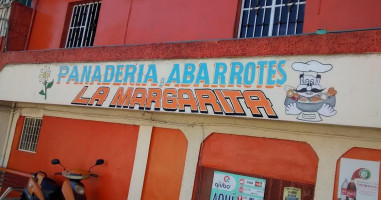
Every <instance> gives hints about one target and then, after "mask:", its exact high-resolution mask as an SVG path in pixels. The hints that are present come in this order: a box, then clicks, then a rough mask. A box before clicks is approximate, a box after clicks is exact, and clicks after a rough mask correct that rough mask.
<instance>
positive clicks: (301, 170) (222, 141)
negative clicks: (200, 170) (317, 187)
mask: <svg viewBox="0 0 381 200" xmlns="http://www.w3.org/2000/svg"><path fill="white" fill-rule="evenodd" d="M200 160H201V162H200V165H201V166H203V167H210V168H216V169H221V170H228V171H236V172H241V173H244V174H245V173H246V174H258V175H261V176H267V177H272V178H279V179H286V180H291V181H299V182H305V183H315V182H316V173H317V167H318V161H319V159H318V156H317V155H316V153H315V152H314V150H313V149H312V148H311V146H310V145H308V144H307V143H303V142H296V141H288V140H278V139H268V138H258V137H248V136H239V135H228V134H218V133H214V134H212V135H210V136H209V137H208V138H207V139H206V140H205V141H204V144H203V146H202V152H201V154H200Z"/></svg>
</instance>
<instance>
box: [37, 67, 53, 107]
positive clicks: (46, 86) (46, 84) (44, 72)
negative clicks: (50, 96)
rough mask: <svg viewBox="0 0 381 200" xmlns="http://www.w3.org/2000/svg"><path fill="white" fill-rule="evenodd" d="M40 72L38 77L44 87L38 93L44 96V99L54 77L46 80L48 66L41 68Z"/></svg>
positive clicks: (48, 74)
mask: <svg viewBox="0 0 381 200" xmlns="http://www.w3.org/2000/svg"><path fill="white" fill-rule="evenodd" d="M40 72H41V74H40V75H39V76H38V77H39V79H40V82H41V83H42V85H43V86H44V88H43V89H42V90H41V91H40V92H39V94H40V95H43V96H45V100H46V98H47V93H48V89H49V88H52V87H53V84H54V79H53V80H52V81H49V82H48V79H49V77H50V73H51V71H50V67H47V66H45V67H44V68H41V70H40Z"/></svg>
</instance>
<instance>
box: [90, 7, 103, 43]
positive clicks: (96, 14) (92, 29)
mask: <svg viewBox="0 0 381 200" xmlns="http://www.w3.org/2000/svg"><path fill="white" fill-rule="evenodd" d="M95 4H96V6H95V12H94V13H95V15H94V18H93V24H95V23H94V22H96V20H97V16H98V12H99V9H98V8H99V4H100V2H96V3H95ZM94 29H95V27H91V34H90V43H89V46H92V45H93V42H94V40H93V34H94V32H95V31H96V30H94Z"/></svg>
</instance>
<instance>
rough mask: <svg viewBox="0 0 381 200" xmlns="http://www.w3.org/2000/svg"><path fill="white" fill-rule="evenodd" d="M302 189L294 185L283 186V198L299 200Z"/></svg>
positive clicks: (285, 199) (284, 199)
mask: <svg viewBox="0 0 381 200" xmlns="http://www.w3.org/2000/svg"><path fill="white" fill-rule="evenodd" d="M301 196H302V190H301V189H300V188H295V187H285V188H284V190H283V200H301V199H302V197H301Z"/></svg>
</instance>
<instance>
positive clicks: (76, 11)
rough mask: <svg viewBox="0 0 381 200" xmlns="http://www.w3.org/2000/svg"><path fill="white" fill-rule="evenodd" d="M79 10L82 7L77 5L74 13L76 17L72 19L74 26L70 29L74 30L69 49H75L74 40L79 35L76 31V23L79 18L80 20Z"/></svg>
mask: <svg viewBox="0 0 381 200" xmlns="http://www.w3.org/2000/svg"><path fill="white" fill-rule="evenodd" d="M79 9H80V7H79V6H78V5H75V12H74V16H73V19H72V23H73V24H72V26H71V27H70V28H71V30H72V35H71V37H70V38H69V40H70V46H69V47H74V38H75V37H76V35H77V30H76V28H75V27H76V26H77V25H76V22H77V18H78V13H79Z"/></svg>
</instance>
